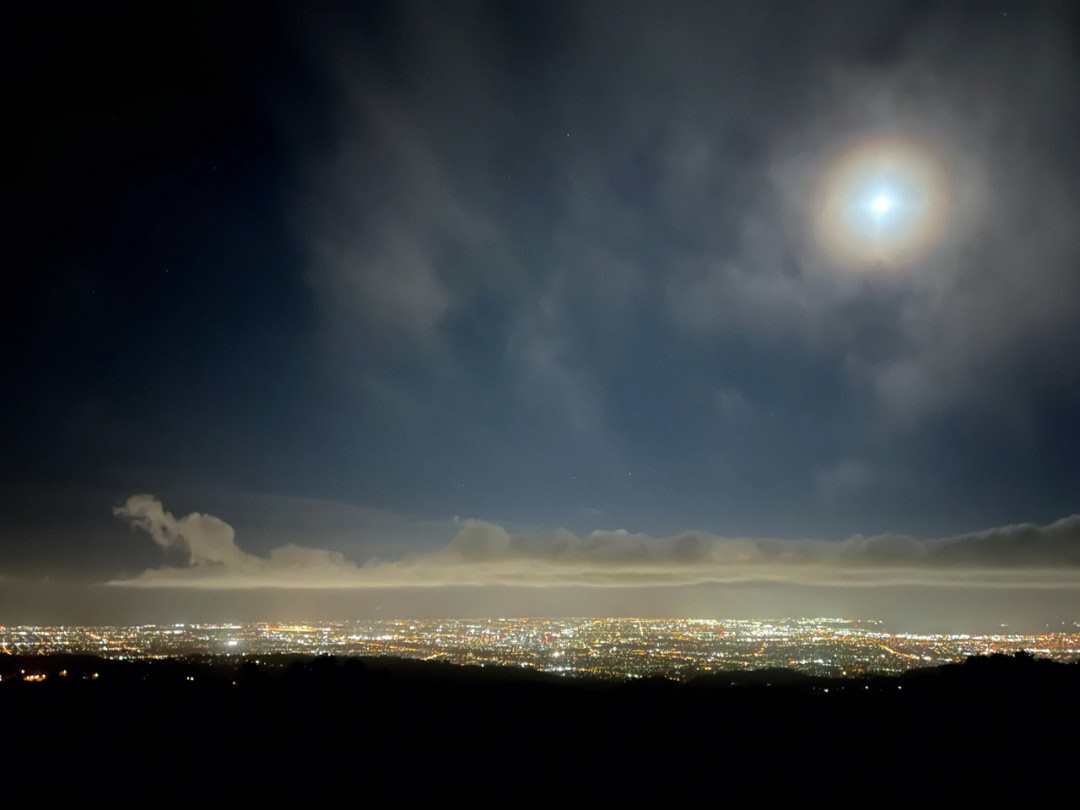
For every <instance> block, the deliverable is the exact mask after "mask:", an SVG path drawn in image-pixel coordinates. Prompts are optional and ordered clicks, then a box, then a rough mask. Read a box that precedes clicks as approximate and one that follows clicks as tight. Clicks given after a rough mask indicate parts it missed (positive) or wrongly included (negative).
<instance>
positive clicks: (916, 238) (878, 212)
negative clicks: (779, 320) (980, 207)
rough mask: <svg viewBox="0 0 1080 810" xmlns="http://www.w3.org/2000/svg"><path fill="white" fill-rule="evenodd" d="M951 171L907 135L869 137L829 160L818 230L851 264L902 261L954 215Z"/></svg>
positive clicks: (834, 256)
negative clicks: (907, 138)
mask: <svg viewBox="0 0 1080 810" xmlns="http://www.w3.org/2000/svg"><path fill="white" fill-rule="evenodd" d="M949 186H950V182H949V173H948V171H947V170H946V167H945V166H944V165H943V164H942V162H941V161H940V160H939V159H938V157H937V156H936V155H935V153H934V151H933V150H932V149H929V148H927V147H926V146H924V145H922V144H919V143H917V142H915V141H907V140H904V139H901V138H877V139H866V140H863V141H860V142H858V143H856V144H853V145H850V146H847V147H846V148H844V149H841V150H838V153H837V154H836V155H835V156H833V157H832V158H831V159H829V160H826V161H825V163H824V166H823V170H822V172H821V175H820V179H819V188H818V193H817V194H816V195H815V197H816V199H817V202H818V205H817V210H816V211H815V212H814V213H813V217H814V219H815V227H814V230H815V232H816V236H817V239H818V241H819V244H820V246H821V247H822V248H823V250H824V252H825V254H826V255H827V256H828V257H829V259H830V260H832V261H834V262H836V263H838V264H839V265H840V266H842V267H844V268H845V269H849V270H853V271H859V270H871V269H874V268H898V267H903V266H906V265H910V264H912V263H914V262H916V261H917V260H918V259H920V258H921V257H922V256H923V255H924V254H925V253H926V252H927V251H928V250H929V249H930V248H932V247H933V246H934V245H935V244H936V243H937V242H938V241H939V240H940V239H941V238H942V237H943V235H944V233H945V230H946V228H947V227H948V225H949V221H950V219H951V216H952V212H951V207H952V206H951V204H950V200H951V198H952V192H951V189H950V187H949Z"/></svg>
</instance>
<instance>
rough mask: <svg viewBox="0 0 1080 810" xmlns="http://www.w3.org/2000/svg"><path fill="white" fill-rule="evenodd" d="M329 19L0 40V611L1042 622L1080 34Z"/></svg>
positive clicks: (293, 10) (1043, 14) (1063, 364)
mask: <svg viewBox="0 0 1080 810" xmlns="http://www.w3.org/2000/svg"><path fill="white" fill-rule="evenodd" d="M356 5H357V6H358V8H349V7H348V6H344V7H336V6H329V5H323V6H316V5H314V4H282V5H241V4H226V5H225V7H224V8H223V9H220V10H218V11H217V12H215V13H210V12H206V13H205V14H204V13H203V12H201V11H193V10H191V9H188V8H182V7H178V8H175V9H172V10H163V9H160V8H149V7H147V8H139V7H135V8H121V9H110V10H102V9H101V8H95V9H87V10H82V11H77V12H70V11H69V10H62V11H61V10H58V9H52V10H51V11H48V10H46V11H41V10H39V11H35V12H33V13H32V14H29V15H25V16H23V17H21V18H16V19H15V20H14V21H13V22H12V23H11V24H10V25H9V27H8V39H9V52H10V53H13V54H14V56H15V59H14V62H13V65H14V67H13V68H12V70H11V73H10V76H9V81H8V86H9V91H8V92H9V94H10V95H9V101H8V104H7V109H8V124H7V126H6V129H7V131H8V139H9V143H11V144H12V145H11V146H9V151H8V155H9V159H8V165H9V169H8V171H9V178H8V180H7V181H6V182H5V187H6V189H7V195H6V196H7V201H8V202H7V215H6V217H5V219H6V220H7V222H8V227H7V228H6V229H5V230H6V233H7V234H8V241H7V244H8V246H9V247H8V249H7V251H6V254H7V256H8V262H7V264H8V267H9V272H8V274H7V281H6V285H7V290H6V294H5V295H4V297H3V300H4V307H5V312H4V317H3V319H2V328H3V330H4V347H5V351H4V353H3V364H2V380H0V382H2V385H0V397H2V404H3V413H4V417H5V418H4V420H3V423H2V424H3V428H2V430H3V437H2V441H0V621H5V620H6V621H14V620H16V619H19V620H31V619H39V618H42V617H46V618H49V617H55V616H60V617H62V618H64V620H67V621H76V620H79V619H80V618H87V620H89V618H90V617H92V616H93V615H97V614H94V609H93V605H95V604H98V605H104V604H108V605H109V607H108V609H107V610H106V609H104V608H103V609H102V610H103V611H104V612H101V613H100V615H101V616H106V617H109V618H114V619H115V618H116V617H120V618H122V619H125V620H126V619H129V618H132V617H135V616H137V615H141V614H140V613H139V610H140V608H139V607H138V604H137V603H138V598H145V599H151V598H154V599H158V600H159V601H158V602H157V603H155V604H156V607H155V608H154V609H153V610H150V609H149V608H147V609H146V610H147V611H149V612H148V613H147V615H151V614H152V615H154V616H161V617H165V618H170V617H171V616H172V615H173V614H175V613H176V612H177V611H180V612H181V613H183V610H184V609H186V608H182V606H183V605H184V604H185V603H184V599H185V598H186V597H185V596H184V594H187V593H189V592H192V593H193V592H194V591H199V592H200V595H198V596H195V595H192V596H191V600H192V602H191V604H194V603H195V602H196V601H197V600H199V599H203V600H204V601H205V599H206V591H207V590H211V591H215V592H216V593H218V595H219V596H221V593H222V592H225V591H231V590H235V589H237V588H240V587H244V588H250V587H251V586H261V585H267V586H274V587H275V588H279V589H283V590H282V592H279V593H278V596H276V597H275V600H276V601H275V602H274V605H275V606H276V607H275V610H278V611H279V612H280V611H282V610H286V608H283V607H282V605H285V606H288V605H294V606H295V605H301V606H303V607H301V608H296V609H295V610H294V612H296V611H300V612H302V610H305V609H309V608H310V602H306V601H304V600H309V599H310V594H308V595H305V596H296V597H295V601H292V602H290V601H289V600H290V598H291V597H289V595H288V592H289V591H290V589H292V590H295V591H296V592H297V593H298V594H299V593H300V592H301V591H309V590H311V589H313V588H316V587H324V586H330V585H333V586H335V587H341V588H345V589H347V590H350V589H351V590H353V591H355V592H356V594H354V595H355V596H356V599H358V600H367V601H366V602H363V604H364V605H366V606H367V607H364V608H356V609H357V610H374V609H375V608H374V607H372V606H373V605H375V603H376V602H379V603H380V606H379V609H380V610H382V604H386V605H391V607H389V608H387V610H390V611H392V612H397V613H402V614H407V613H414V614H420V613H425V612H429V613H430V612H431V611H436V612H437V611H438V610H445V611H446V612H455V611H457V612H464V613H469V612H470V611H472V612H476V611H511V612H512V611H513V610H514V609H520V610H528V611H542V610H545V609H546V610H551V611H558V610H561V609H565V610H577V609H580V610H593V611H613V612H618V611H625V610H649V611H651V612H652V613H653V614H667V613H672V612H675V613H677V612H680V611H684V612H685V611H691V612H696V613H699V614H704V613H710V612H713V613H716V612H721V613H722V612H724V611H733V610H734V611H736V612H737V611H738V609H739V608H738V606H739V604H743V603H740V602H739V600H740V599H742V596H740V595H738V593H735V591H737V590H738V589H739V588H743V589H744V590H743V591H739V593H745V589H746V588H749V587H751V586H750V585H747V584H746V583H759V582H769V583H772V584H773V585H774V586H775V589H776V593H777V594H778V593H779V592H780V586H781V585H787V586H790V588H793V589H811V590H812V589H814V588H818V589H822V590H821V593H825V591H826V590H827V591H828V592H829V593H832V594H834V595H835V594H836V593H847V592H849V590H845V587H846V586H847V585H849V584H850V580H852V579H857V580H858V587H859V589H860V590H859V594H860V595H859V596H858V599H859V600H862V601H859V602H858V607H859V609H865V610H867V611H868V612H873V610H874V607H873V604H872V603H871V602H867V600H868V599H869V598H870V597H868V596H867V594H868V593H870V591H868V590H867V589H868V588H869V587H870V586H873V585H878V586H880V587H882V588H887V589H893V590H890V591H889V593H890V594H892V593H894V592H895V591H896V590H897V589H901V590H902V589H903V588H904V587H907V586H910V589H909V593H908V596H911V594H913V593H915V592H916V590H917V589H929V590H930V592H933V593H936V594H938V596H937V597H935V598H937V599H938V600H939V602H938V603H935V602H934V599H929V603H930V604H932V605H933V604H945V602H948V604H967V605H968V606H969V607H970V606H971V605H974V604H977V605H979V607H978V609H977V610H976V609H975V608H972V611H975V612H974V613H972V614H971V615H975V614H976V613H978V615H980V616H987V615H989V614H988V613H987V612H986V611H988V610H990V607H988V606H993V605H995V604H1002V603H1003V602H1009V601H1010V600H1011V605H1012V608H1010V609H1013V608H1015V609H1016V610H1019V609H1020V607H1018V606H1023V610H1029V608H1030V611H1029V612H1031V615H1032V616H1035V617H1037V618H1039V619H1042V618H1047V619H1051V618H1054V619H1056V618H1057V617H1058V612H1059V608H1060V606H1061V605H1067V604H1069V602H1070V600H1073V602H1072V603H1073V604H1075V599H1076V596H1077V590H1076V589H1077V588H1080V517H1076V518H1074V517H1071V516H1073V515H1075V514H1076V513H1080V463H1078V462H1080V430H1078V428H1077V424H1078V419H1080V138H1078V133H1080V13H1078V12H1077V10H1076V8H1075V6H1074V4H1072V3H1061V4H1050V3H1027V2H1023V3H1008V2H1005V3H1002V2H993V3H941V4H937V3H930V2H895V3H891V2H881V3H866V2H858V3H850V4H847V3H828V4H822V3H805V4H797V3H777V4H768V3H707V4H702V5H696V4H694V5H692V4H687V3H676V4H672V3H656V4H632V3H611V4H602V3H565V4H563V3H559V2H543V3H494V2H491V3H461V4H458V3H454V4H447V3H431V4H423V3H388V4H378V3H362V4H356ZM72 14H73V15H74V16H72ZM995 527H996V528H995ZM748 538H752V539H748ZM119 582H122V583H125V584H115V583H119ZM93 583H99V584H96V585H95V584H93ZM103 583H114V584H112V585H106V584H103ZM725 583H727V585H728V588H727V590H725V587H724V585H725ZM136 586H137V587H136ZM158 586H160V587H158ZM447 586H454V588H458V589H462V588H464V589H473V590H475V591H477V592H479V591H485V589H488V591H485V593H487V594H488V595H486V596H483V598H481V597H479V596H478V597H476V599H475V600H473V601H469V600H468V599H465V601H464V602H463V601H462V599H464V597H461V595H460V592H459V593H458V595H457V596H455V597H454V599H455V600H457V601H453V602H452V604H451V603H445V602H439V598H441V597H439V598H436V597H433V596H431V594H432V593H433V592H434V591H438V590H440V588H442V589H444V590H445V589H446V588H447ZM538 586H544V587H538ZM753 587H757V586H756V585H755V586H753ZM87 588H89V589H90V590H89V591H86V589H87ZM620 588H622V589H631V590H633V593H634V594H636V595H627V596H626V599H625V600H624V601H619V600H617V599H615V597H613V596H611V595H610V593H609V591H610V592H615V591H618V592H619V593H623V591H621V590H619V589H620ZM995 588H997V589H999V591H1000V592H1002V593H1004V592H1008V593H1009V594H1011V596H1010V597H1009V598H1008V599H1005V598H1004V597H1003V598H1002V599H997V601H995V599H996V597H994V596H993V593H997V591H994V590H993V589H995ZM65 589H68V590H66V591H65ZM491 589H495V590H496V591H497V594H496V596H494V597H491V598H489V596H490V593H492V592H494V591H491ZM499 589H502V590H499ZM545 589H546V592H548V593H549V594H553V596H552V600H554V601H552V600H549V601H548V602H547V603H546V604H541V602H539V601H537V599H538V597H537V594H536V591H543V590H545ZM964 589H969V590H967V591H965V590H964ZM987 589H989V590H987ZM5 590H6V592H7V596H6V598H5V597H3V596H2V594H3V593H4V591H5ZM586 591H587V592H589V593H585V592H586ZM600 591H603V592H604V594H606V595H602V598H601V596H597V593H599V592H600ZM976 591H977V592H978V594H981V595H976ZM87 592H89V593H92V594H96V595H95V596H92V597H88V598H87V599H84V598H83V596H76V595H75V594H85V593H87ZM149 592H154V593H157V594H159V595H157V596H154V595H153V594H150V593H149ZM163 592H168V595H167V597H166V596H162V595H160V593H163ZM361 592H363V593H361ZM372 592H377V593H378V594H379V595H378V596H377V597H372V596H371V593H372ZM645 592H648V593H647V594H646V595H645V596H642V595H641V594H642V593H645ZM116 593H122V594H123V596H122V597H117V596H116V595H115V594H116ZM282 593H284V595H282ZM507 593H513V594H514V595H513V596H512V597H506V594H507ZM625 593H626V594H630V593H631V591H630V590H626V591H625ZM733 593H735V595H733ZM918 593H919V594H921V595H920V596H918V597H917V598H916V597H911V598H910V599H909V601H911V602H913V603H914V602H921V603H927V597H926V596H925V593H924V592H923V591H921V590H920V591H918ZM964 593H969V594H970V598H969V597H967V596H964V595H963V594H964ZM1036 593H1038V594H1041V595H1042V596H1040V597H1038V598H1044V597H1045V599H1044V602H1043V603H1040V604H1043V605H1044V606H1045V609H1041V608H1031V605H1032V604H1033V602H1032V600H1033V599H1035V601H1038V600H1037V599H1036V597H1033V596H1032V594H1036ZM43 594H48V596H45V595H43ZM132 594H135V595H134V596H132ZM138 594H146V595H145V596H144V597H138ZM574 594H577V595H576V596H575V595H574ZM583 594H584V595H583ZM590 594H591V595H590ZM690 594H692V598H691V596H690ZM987 594H990V595H989V596H988V595H987ZM819 596H820V594H819ZM470 598H471V597H470ZM831 598H832V597H830V598H825V597H824V596H822V597H821V598H820V599H817V597H815V599H816V601H815V600H810V601H808V602H806V605H809V606H810V607H806V608H805V609H806V610H810V609H811V607H812V608H813V609H815V610H816V609H819V608H820V609H822V610H825V609H828V608H829V607H832V606H835V605H837V604H841V605H849V604H851V603H846V602H842V599H841V602H840V603H837V602H836V601H835V599H833V601H830V599H831ZM836 598H838V599H839V598H841V597H836ZM843 598H849V597H843ZM850 598H854V597H850ZM162 599H167V605H166V603H165V602H162V601H160V600H162ZM592 599H600V601H589V600H592ZM770 599H773V600H774V601H770ZM117 600H120V601H117ZM372 600H374V601H372ZM432 600H434V601H432ZM575 600H577V601H575ZM755 600H756V601H755ZM777 600H778V601H777ZM793 600H794V601H793ZM898 600H899V597H896V598H894V597H893V596H890V597H888V599H887V600H885V601H887V602H888V603H889V606H887V608H881V609H882V610H886V609H890V610H891V609H892V608H893V607H895V606H896V604H898ZM940 600H944V601H940ZM965 600H966V601H965ZM980 600H981V601H980ZM225 601H226V600H225V597H224V596H221V601H220V602H219V604H224V602H225ZM751 602H752V603H753V605H754V607H753V608H752V609H751V608H747V610H752V611H757V612H763V613H765V614H779V613H786V612H790V611H793V610H798V609H799V608H798V604H797V603H798V600H796V599H794V597H791V596H790V593H787V594H786V595H784V596H782V597H781V596H776V595H774V596H773V597H766V596H761V595H760V594H759V595H758V596H757V597H755V598H754V600H751ZM230 604H231V607H230V608H229V609H230V610H236V611H240V612H241V613H242V612H243V610H240V609H239V608H237V607H236V604H238V603H230ZM356 604H359V602H357V603H356ZM746 604H749V603H746ZM46 605H51V606H53V607H54V608H55V610H53V612H49V610H47V609H46V608H45V607H43V606H46ZM56 605H60V607H56ZM178 605H179V606H181V607H178ZM433 605H444V607H441V608H440V607H434V606H433ZM560 606H562V607H560ZM879 607H880V605H879ZM260 609H261V608H260ZM310 609H311V610H312V611H314V612H316V613H317V612H318V610H315V609H314V608H310ZM207 610H208V611H209V609H207ZM244 610H247V611H248V613H249V614H251V615H252V616H254V615H255V613H257V610H256V609H255V608H252V607H250V606H249V607H247V608H245V609H244ZM1040 610H1041V611H1042V612H1040ZM80 611H85V613H81V612H80ZM154 611H157V612H154ZM210 612H212V611H210ZM286 612H287V610H286ZM969 612H970V611H969ZM991 612H992V611H991ZM1014 612H1015V610H1014ZM1073 612H1075V610H1074V611H1073ZM185 615H186V614H185ZM192 615H209V613H208V612H205V611H204V613H199V612H198V611H195V613H194V614H192ZM230 615H232V614H230ZM245 615H247V614H245ZM897 615H900V616H907V615H908V614H907V613H904V612H903V611H900V612H899V613H898V614H897ZM1024 615H1025V616H1026V615H1027V614H1026V613H1025V614H1024ZM995 618H996V616H995ZM1071 618H1073V619H1075V618H1077V617H1076V616H1075V615H1074V616H1071Z"/></svg>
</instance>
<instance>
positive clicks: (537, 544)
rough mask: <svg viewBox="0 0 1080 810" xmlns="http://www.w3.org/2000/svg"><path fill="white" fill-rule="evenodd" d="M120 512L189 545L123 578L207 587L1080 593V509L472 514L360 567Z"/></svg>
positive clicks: (139, 501)
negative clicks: (975, 525) (890, 520)
mask: <svg viewBox="0 0 1080 810" xmlns="http://www.w3.org/2000/svg"><path fill="white" fill-rule="evenodd" d="M115 511H116V514H117V515H119V516H121V517H123V518H124V519H126V520H128V521H130V522H131V523H132V524H133V525H135V526H137V527H139V528H141V529H143V530H145V531H146V532H147V533H149V534H150V536H151V538H153V540H154V541H155V542H156V543H158V545H160V546H162V547H163V548H172V547H174V546H177V545H180V544H183V546H184V547H185V548H190V549H191V564H190V565H189V566H187V567H185V568H174V567H162V568H156V569H151V570H148V571H145V572H143V573H142V574H141V575H139V576H137V577H135V578H133V579H127V580H118V581H116V582H114V583H113V584H118V585H128V586H144V587H197V588H220V589H231V588H253V587H274V588H346V589H347V588H388V587H409V586H427V587H438V586H448V585H472V586H479V585H517V586H530V587H553V586H585V587H640V586H653V585H655V586H661V585H668V586H670V585H693V584H703V583H724V582H730V583H734V582H748V581H771V582H781V583H783V582H788V583H793V584H801V585H845V586H860V585H886V584H894V585H895V584H911V585H950V586H965V585H971V586H983V587H985V586H994V587H1054V588H1061V587H1067V588H1080V515H1074V516H1072V517H1069V518H1065V519H1063V520H1059V521H1057V522H1056V523H1053V524H1050V525H1047V526H1035V525H1031V524H1024V525H1017V526H1006V527H1002V528H995V529H990V530H987V531H984V532H978V533H972V534H965V535H958V536H955V537H947V538H940V539H931V540H920V539H916V538H913V537H910V536H906V535H878V536H873V537H863V536H855V537H852V538H849V539H847V540H844V541H841V542H828V541H820V540H785V539H770V538H724V537H717V536H715V535H710V534H706V533H704V532H683V533H680V534H677V535H673V536H669V537H652V536H649V535H645V534H635V533H631V532H628V531H625V530H606V531H595V532H592V533H590V534H588V535H584V536H579V535H576V534H574V533H572V532H569V531H564V530H558V531H555V532H553V533H548V534H543V533H536V532H522V533H512V532H509V531H507V530H506V529H505V528H504V527H502V526H499V525H497V524H494V523H488V522H485V521H481V520H465V521H462V522H461V524H460V528H459V530H458V532H457V535H456V536H455V537H454V539H453V540H452V541H451V542H450V543H449V544H448V545H446V546H444V547H443V548H441V549H439V550H437V551H433V552H429V553H423V554H419V553H418V554H412V555H409V556H406V557H404V558H402V559H399V560H395V561H390V562H387V561H378V560H370V561H368V562H366V563H363V564H358V563H354V562H351V561H349V560H347V559H346V558H345V556H344V555H343V554H342V553H341V552H337V551H328V550H324V549H315V548H308V547H305V546H301V545H297V544H293V543H289V544H286V545H283V546H280V547H278V548H275V549H273V550H271V551H270V553H269V555H268V556H265V557H264V556H258V555H254V554H248V553H246V552H244V551H242V550H241V549H239V548H238V547H237V546H236V544H235V542H234V540H233V531H232V529H231V527H230V526H228V524H226V523H224V522H223V521H220V520H218V519H217V518H214V517H211V516H208V515H200V514H198V513H194V514H192V515H188V516H187V517H185V518H182V519H179V520H178V519H176V518H174V517H173V516H172V515H170V514H169V513H168V512H165V511H164V509H163V508H162V506H161V504H160V502H158V501H157V500H156V499H154V498H153V497H151V496H148V495H143V496H134V497H132V498H130V499H128V502H127V503H126V504H125V506H123V507H118V508H117V509H116V510H115Z"/></svg>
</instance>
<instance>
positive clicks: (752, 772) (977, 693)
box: [0, 654, 1080, 807]
mask: <svg viewBox="0 0 1080 810" xmlns="http://www.w3.org/2000/svg"><path fill="white" fill-rule="evenodd" d="M42 676H44V677H42ZM0 677H2V678H3V681H2V682H0V713H2V714H0V716H2V717H3V738H4V746H3V748H4V752H5V753H4V755H3V758H2V761H3V765H2V767H0V777H2V780H3V781H2V785H3V791H4V795H5V796H6V797H7V798H8V799H9V800H21V801H28V802H31V803H32V805H33V806H80V807H94V806H111V807H116V806H127V805H132V804H139V805H142V806H157V807H161V806H167V807H174V806H175V807H193V806H218V807H227V806H233V807H246V806H294V807H312V806H313V807H320V806H334V805H338V804H339V803H341V802H348V803H349V804H357V805H360V806H401V805H405V806H413V805H418V804H424V805H434V806H458V805H462V804H466V805H493V804H497V805H505V806H552V805H565V804H567V803H572V805H573V806H582V807H589V806H590V805H593V806H611V805H615V804H630V805H635V806H637V805H647V804H653V805H660V806H672V803H673V802H674V803H679V802H689V801H695V802H697V801H702V802H707V803H708V804H709V805H711V806H720V805H726V804H732V803H735V802H736V801H738V802H739V803H740V804H744V803H747V802H748V803H749V806H760V805H762V804H765V805H776V804H784V805H792V804H795V803H797V806H801V807H807V806H811V807H813V806H845V805H854V804H858V805H859V806H874V807H881V806H889V807H891V806H896V807H899V806H909V807H910V806H913V805H918V806H927V805H930V806H936V805H938V804H940V803H942V802H963V803H964V804H965V805H966V806H972V805H974V806H978V805H980V804H982V805H986V806H1000V805H1001V804H1002V803H1003V802H1024V803H1025V804H1030V803H1032V802H1035V803H1041V804H1050V805H1057V804H1061V803H1062V802H1065V801H1066V799H1067V797H1068V796H1069V795H1070V794H1071V793H1072V792H1073V790H1074V786H1075V779H1076V762H1077V753H1078V750H1080V746H1078V743H1077V733H1078V732H1077V729H1078V728H1080V724H1078V722H1077V721H1078V720H1080V665H1078V664H1070V665H1066V664H1057V663H1052V662H1050V661H1045V660H1036V659H1033V658H1031V657H1030V656H1028V655H1026V654H1021V655H1017V656H1000V655H998V656H989V657H981V658H972V659H968V661H967V662H965V663H964V664H960V665H953V666H947V667H942V668H938V669H933V670H915V671H912V672H909V673H907V674H905V675H903V676H898V677H874V678H865V679H854V678H852V679H844V680H836V679H825V678H812V677H808V676H803V675H799V674H797V673H793V672H789V671H783V670H766V671H758V672H753V673H739V674H737V675H732V676H727V675H724V676H712V677H709V678H702V679H698V680H695V681H691V682H689V683H685V684H684V683H675V682H672V681H667V680H660V679H655V680H642V681H630V682H600V681H588V680H580V679H570V678H565V677H559V676H552V675H545V674H541V673H535V672H531V671H527V670H520V669H505V668H495V667H487V668H480V667H459V666H453V665H447V664H440V663H421V662H408V661H394V660H387V659H376V660H366V661H362V660H360V659H335V658H329V657H323V658H315V659H310V658H308V659H304V658H296V657H277V658H267V657H263V658H260V659H259V663H255V662H254V661H237V660H235V659H202V660H176V659H170V660H148V661H107V660H102V659H99V658H94V657H87V656H49V657H29V656H10V655H0ZM8 806H14V805H13V804H10V805H8ZM676 806H677V805H676Z"/></svg>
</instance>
